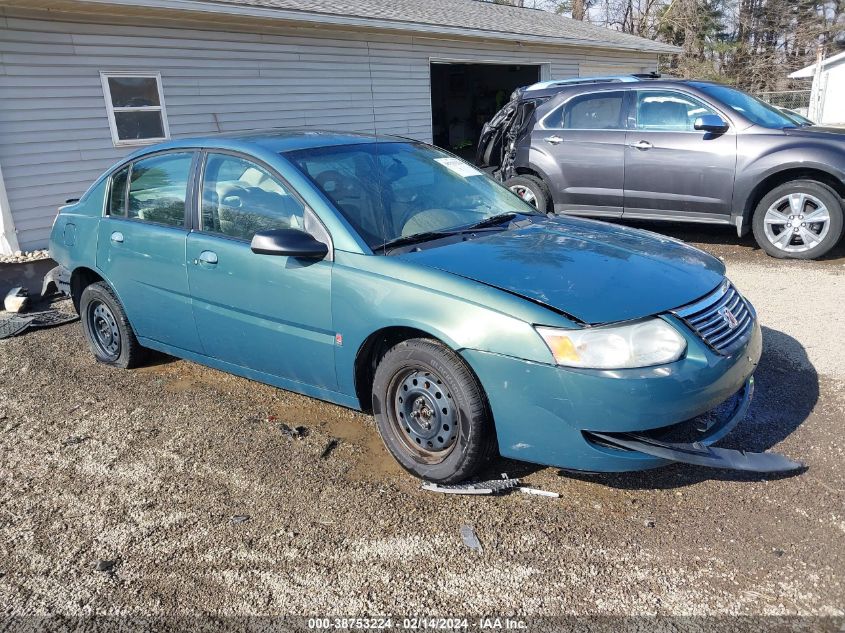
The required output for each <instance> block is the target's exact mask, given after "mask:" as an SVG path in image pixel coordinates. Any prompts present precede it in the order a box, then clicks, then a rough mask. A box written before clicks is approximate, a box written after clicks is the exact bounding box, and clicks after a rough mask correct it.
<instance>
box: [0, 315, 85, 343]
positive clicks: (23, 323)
mask: <svg viewBox="0 0 845 633" xmlns="http://www.w3.org/2000/svg"><path fill="white" fill-rule="evenodd" d="M78 319H79V316H77V315H76V314H71V313H70V312H61V311H59V310H43V311H41V312H29V313H27V314H25V315H21V314H12V315H11V316H7V317H3V318H0V339H4V338H11V337H12V336H18V335H20V334H23V333H24V332H26V331H27V330H34V329H37V328H46V327H55V326H57V325H64V324H65V323H71V322H73V321H76V320H78Z"/></svg>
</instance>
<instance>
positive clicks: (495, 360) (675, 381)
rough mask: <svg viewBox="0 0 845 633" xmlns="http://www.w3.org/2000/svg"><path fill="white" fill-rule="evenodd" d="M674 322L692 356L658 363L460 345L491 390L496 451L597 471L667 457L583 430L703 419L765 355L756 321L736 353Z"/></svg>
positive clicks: (720, 429)
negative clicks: (542, 356)
mask: <svg viewBox="0 0 845 633" xmlns="http://www.w3.org/2000/svg"><path fill="white" fill-rule="evenodd" d="M666 318H667V319H668V320H674V317H666ZM675 324H676V325H677V327H678V330H679V331H680V332H682V333H683V335H684V337H685V338H686V339H687V353H686V355H685V357H684V358H682V359H681V360H679V361H676V362H674V363H671V364H669V365H664V366H660V367H646V368H641V369H625V370H612V371H611V370H607V371H603V370H575V369H569V368H564V367H558V366H554V365H545V364H541V363H534V362H529V361H524V360H521V359H517V358H512V357H508V356H501V355H497V354H492V353H489V352H480V351H477V350H464V351H463V352H462V353H463V356H464V358H465V359H466V360H467V362H468V363H469V364H470V366H471V367H472V368H473V370H474V371H475V372H476V374H477V375H478V377H479V379H480V380H481V384H483V385H484V388H485V390H486V392H487V397H488V400H489V402H490V406H491V409H492V413H493V418H494V420H495V424H496V434H497V436H498V441H499V451H500V453H501V454H502V455H503V456H504V457H510V458H513V459H519V460H523V461H528V462H534V463H538V464H544V465H549V466H558V467H561V468H568V469H573V470H586V471H594V472H619V471H630V470H642V469H646V468H654V467H657V466H663V465H665V464H668V463H671V460H667V459H662V458H659V457H653V456H650V455H646V454H643V453H639V452H636V451H626V450H622V449H619V448H613V447H610V446H603V445H601V444H600V443H596V442H593V441H590V440H589V439H588V438H587V437H586V436H585V432H586V433H589V432H598V433H624V432H634V431H637V432H649V431H655V430H657V429H662V428H663V427H669V426H672V425H676V424H678V423H680V422H683V421H685V420H690V419H692V418H695V417H697V416H700V415H702V414H704V413H706V412H708V411H710V410H712V409H714V408H715V407H717V406H718V405H720V404H721V403H723V402H725V401H726V400H728V399H729V398H731V396H733V395H735V394H737V392H739V391H740V390H741V389H742V388H743V386H744V385H745V384H746V383H747V381H748V380H749V378H750V377H751V375H752V374H753V373H754V369H755V368H756V366H757V363H758V362H759V360H760V354H761V352H762V333H761V331H760V325H759V323H757V322H755V324H754V327H753V330H752V333H751V335H750V336H749V338H748V340H747V341H746V343H745V344H744V345H743V346H741V347H740V348H739V349H737V350H736V351H735V352H734V353H733V354H731V355H730V356H721V355H719V354H717V353H716V352H714V351H713V350H711V349H710V348H709V347H707V346H706V345H705V344H704V342H703V341H701V339H699V338H698V337H697V336H696V335H694V334H693V333H692V332H691V331H689V330H688V329H687V328H686V327H684V326H683V325H682V324H681V323H680V322H675ZM748 398H749V399H750V394H749V395H748ZM746 408H747V407H746ZM741 418H742V416H736V418H735V419H730V420H729V421H728V422H730V423H729V424H728V423H723V424H717V425H716V426H714V427H711V428H710V429H709V430H708V432H707V433H706V434H705V435H702V437H700V438H698V441H701V442H706V443H712V442H715V441H717V440H718V439H721V437H723V436H724V435H725V434H726V433H728V432H729V431H730V430H731V429H732V428H733V426H735V425H736V424H737V423H738V422H739V421H740V420H741Z"/></svg>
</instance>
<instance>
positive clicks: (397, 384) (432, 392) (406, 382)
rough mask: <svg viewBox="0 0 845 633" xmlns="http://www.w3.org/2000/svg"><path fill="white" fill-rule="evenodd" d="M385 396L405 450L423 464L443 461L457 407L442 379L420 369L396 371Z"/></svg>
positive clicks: (451, 442)
mask: <svg viewBox="0 0 845 633" xmlns="http://www.w3.org/2000/svg"><path fill="white" fill-rule="evenodd" d="M387 398H388V402H392V403H393V407H394V411H393V415H391V416H390V417H391V423H392V424H393V425H394V426H395V432H396V434H397V435H398V436H399V437H400V438H402V441H403V442H404V443H405V445H406V448H407V450H408V451H409V452H410V453H413V454H416V455H417V456H418V457H419V459H420V460H421V461H424V462H425V463H429V464H436V463H439V462H441V461H443V460H444V459H445V458H446V457H447V456H448V455H449V453H450V452H451V451H452V449H453V448H454V447H455V440H456V439H457V437H458V411H457V407H456V405H455V403H454V402H453V400H452V394H451V393H450V392H449V391H448V389H447V388H446V386H445V385H444V383H443V379H442V378H440V377H439V376H438V375H437V374H435V373H434V372H431V371H426V370H424V369H422V368H420V369H415V368H409V369H406V370H404V371H400V372H397V374H396V375H395V376H394V377H393V380H391V381H390V386H389V387H388V396H387Z"/></svg>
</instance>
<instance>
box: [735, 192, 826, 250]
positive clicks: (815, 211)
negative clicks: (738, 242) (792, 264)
mask: <svg viewBox="0 0 845 633" xmlns="http://www.w3.org/2000/svg"><path fill="white" fill-rule="evenodd" d="M798 196H803V198H798ZM802 201H803V204H802ZM793 205H794V206H793ZM822 207H823V209H822ZM824 211H826V213H825V212H824ZM814 216H815V217H817V218H819V219H820V220H822V221H820V222H803V220H806V219H808V218H812V217H814ZM825 217H826V218H827V219H826V220H823V219H824V218H825ZM780 219H783V220H784V222H785V223H778V222H777V221H778V220H780ZM752 227H753V230H754V239H755V240H757V244H759V245H760V248H762V249H763V250H764V251H766V252H767V253H768V254H769V255H771V256H772V257H777V258H780V259H785V258H791V259H816V258H817V257H821V256H822V255H824V254H825V253H827V252H828V251H829V250H830V249H831V248H833V247H834V246H836V244H837V243H838V242H839V239H840V238H841V237H842V227H843V211H842V200H841V198H840V197H839V195H838V194H837V193H836V192H835V191H834V190H833V189H831V188H830V187H828V186H827V185H823V184H821V183H819V182H816V181H813V180H794V181H792V182H787V183H785V184H782V185H780V186H779V187H775V188H774V189H772V190H771V191H770V192H769V193H768V194H766V195H765V196H763V199H762V200H760V204H758V205H757V208H756V209H755V210H754V217H753V219H752ZM790 233H791V235H790ZM804 236H806V238H805V237H804ZM811 236H812V237H811ZM805 239H806V240H807V241H806V242H805V241H804V240H805ZM816 239H818V242H817V243H813V241H814V240H816ZM808 243H811V244H812V245H810V246H808Z"/></svg>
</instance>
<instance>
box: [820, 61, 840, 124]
mask: <svg viewBox="0 0 845 633" xmlns="http://www.w3.org/2000/svg"><path fill="white" fill-rule="evenodd" d="M823 73H824V75H825V78H824V107H823V109H822V116H821V117H820V121H819V122H820V123H824V124H825V125H845V59H844V60H841V61H839V62H837V63H836V64H835V65H833V64H831V65H830V66H828V67H827V68H825V69H824V71H823Z"/></svg>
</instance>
